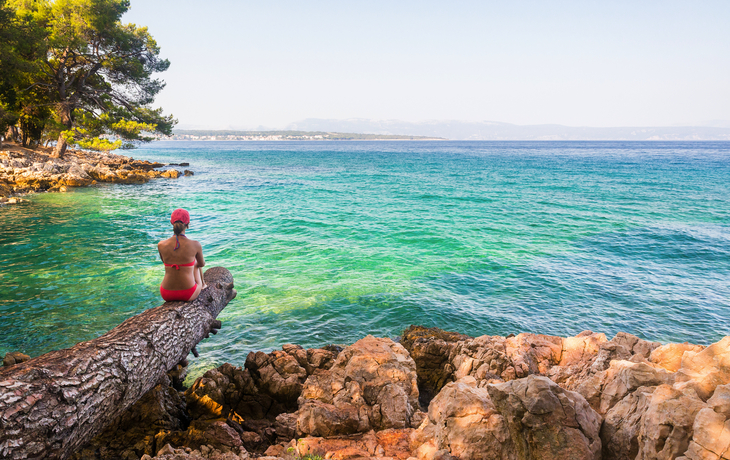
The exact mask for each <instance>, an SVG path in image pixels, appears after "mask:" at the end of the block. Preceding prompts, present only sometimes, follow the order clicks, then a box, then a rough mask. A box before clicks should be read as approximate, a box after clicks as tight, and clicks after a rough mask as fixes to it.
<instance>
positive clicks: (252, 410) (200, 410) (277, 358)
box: [185, 345, 337, 448]
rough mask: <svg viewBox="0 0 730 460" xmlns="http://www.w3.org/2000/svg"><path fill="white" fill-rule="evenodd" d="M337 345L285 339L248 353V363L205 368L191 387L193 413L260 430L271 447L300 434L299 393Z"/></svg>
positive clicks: (331, 359)
mask: <svg viewBox="0 0 730 460" xmlns="http://www.w3.org/2000/svg"><path fill="white" fill-rule="evenodd" d="M336 356H337V353H336V351H331V350H325V349H309V350H305V349H304V348H302V347H300V346H298V345H284V347H283V350H275V351H273V352H271V353H262V352H256V353H253V352H252V353H249V355H248V357H247V358H246V363H245V368H243V369H242V368H240V367H235V366H232V365H230V364H224V365H222V366H220V367H219V368H217V369H212V370H210V371H208V372H206V373H205V374H204V375H203V376H202V377H200V378H198V379H197V380H196V381H195V382H194V383H193V385H192V386H191V387H190V388H189V389H188V390H187V391H186V393H185V399H186V402H187V406H188V411H189V412H190V414H191V416H192V417H193V418H194V419H198V420H211V419H220V418H223V419H227V420H229V421H230V422H231V423H236V424H239V425H240V426H241V427H242V431H249V432H255V433H257V434H258V435H259V437H260V438H261V440H262V441H261V443H258V442H255V443H250V444H247V448H254V447H257V448H259V447H264V448H265V447H266V446H268V445H269V444H271V443H273V442H281V441H288V440H289V439H291V438H292V437H294V435H295V434H296V425H297V417H298V416H297V415H292V414H290V413H292V412H295V411H296V410H297V409H298V407H299V406H298V404H297V401H298V398H299V396H300V394H301V392H302V388H303V384H304V381H305V380H306V379H307V377H308V376H309V375H311V374H312V373H315V372H321V371H324V370H326V369H329V368H330V367H331V366H332V365H333V364H334V361H335V358H336Z"/></svg>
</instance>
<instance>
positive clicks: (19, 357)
mask: <svg viewBox="0 0 730 460" xmlns="http://www.w3.org/2000/svg"><path fill="white" fill-rule="evenodd" d="M29 359H30V356H28V355H26V354H24V353H20V352H18V351H11V352H9V353H6V354H5V357H4V358H3V366H4V367H10V366H13V365H15V364H20V363H24V362H26V361H28V360H29Z"/></svg>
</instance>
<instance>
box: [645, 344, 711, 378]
mask: <svg viewBox="0 0 730 460" xmlns="http://www.w3.org/2000/svg"><path fill="white" fill-rule="evenodd" d="M704 349H705V347H703V346H702V345H692V344H690V343H687V342H684V343H669V344H667V345H662V346H660V347H657V348H655V349H654V350H652V352H651V355H650V356H649V361H650V362H652V363H654V364H656V365H657V366H659V367H662V368H664V369H666V370H668V371H669V372H677V371H678V370H679V368H680V366H681V364H682V356H684V352H685V351H689V352H692V353H698V352H700V351H702V350H704Z"/></svg>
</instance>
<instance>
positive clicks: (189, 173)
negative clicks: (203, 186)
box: [183, 169, 195, 177]
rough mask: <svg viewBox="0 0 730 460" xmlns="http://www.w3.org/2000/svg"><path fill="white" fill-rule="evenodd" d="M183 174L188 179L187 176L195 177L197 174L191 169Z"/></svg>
mask: <svg viewBox="0 0 730 460" xmlns="http://www.w3.org/2000/svg"><path fill="white" fill-rule="evenodd" d="M183 174H184V175H185V176H186V177H187V176H194V175H195V173H194V172H192V171H191V170H189V169H186V170H185V171H183Z"/></svg>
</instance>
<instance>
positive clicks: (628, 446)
mask: <svg viewBox="0 0 730 460" xmlns="http://www.w3.org/2000/svg"><path fill="white" fill-rule="evenodd" d="M655 389H656V387H639V388H637V389H636V391H634V392H633V393H630V394H628V395H626V397H624V398H623V399H622V400H621V401H619V402H618V404H616V405H614V406H613V407H612V408H611V409H610V410H609V411H608V412H607V413H606V418H605V419H604V421H603V425H601V444H602V446H603V460H634V459H635V458H636V455H637V454H638V452H639V439H638V438H639V429H640V428H641V417H642V416H643V415H644V413H645V412H646V410H647V409H648V407H649V402H650V401H651V394H652V393H653V392H654V390H655Z"/></svg>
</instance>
